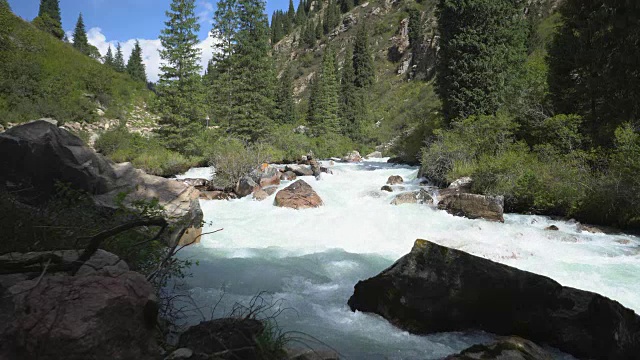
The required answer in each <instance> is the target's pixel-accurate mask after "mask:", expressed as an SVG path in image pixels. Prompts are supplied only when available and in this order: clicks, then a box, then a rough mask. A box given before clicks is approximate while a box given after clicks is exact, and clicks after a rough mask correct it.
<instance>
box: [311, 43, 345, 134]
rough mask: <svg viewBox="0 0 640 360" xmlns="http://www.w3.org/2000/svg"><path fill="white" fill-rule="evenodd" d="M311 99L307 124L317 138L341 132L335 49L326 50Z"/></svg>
mask: <svg viewBox="0 0 640 360" xmlns="http://www.w3.org/2000/svg"><path fill="white" fill-rule="evenodd" d="M311 90H312V91H311V95H310V99H309V115H308V118H307V122H308V123H309V126H310V127H311V132H312V133H313V134H314V135H315V136H327V135H329V134H335V133H338V132H339V131H340V118H339V117H338V112H339V100H338V96H339V94H338V92H339V86H338V79H337V76H336V61H335V54H334V52H333V49H331V48H329V47H327V48H325V51H324V54H323V56H322V68H321V70H320V73H319V74H318V75H317V76H316V78H315V80H314V84H313V86H312V88H311Z"/></svg>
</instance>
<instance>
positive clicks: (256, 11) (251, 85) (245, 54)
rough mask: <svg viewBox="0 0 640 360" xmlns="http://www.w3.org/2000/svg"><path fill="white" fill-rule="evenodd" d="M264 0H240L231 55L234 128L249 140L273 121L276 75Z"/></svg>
mask: <svg viewBox="0 0 640 360" xmlns="http://www.w3.org/2000/svg"><path fill="white" fill-rule="evenodd" d="M264 9H265V2H264V1H263V0H238V31H237V34H236V44H235V47H234V51H233V54H232V56H231V58H230V61H231V64H232V68H233V69H232V74H233V75H232V76H233V77H234V78H235V79H237V80H236V81H235V86H234V93H233V96H234V97H235V99H236V100H235V101H234V103H233V104H232V106H233V107H232V109H231V110H232V111H231V119H230V120H231V123H230V131H231V132H232V133H234V134H236V135H237V136H239V137H242V138H244V139H246V140H248V141H257V140H259V139H261V138H264V137H265V136H266V135H267V132H268V130H269V129H270V128H271V125H272V122H273V113H274V107H275V97H274V95H275V94H274V91H275V89H274V84H275V83H276V76H275V73H274V66H273V61H272V59H271V56H270V49H271V47H270V45H269V25H268V22H267V17H266V15H265V14H264Z"/></svg>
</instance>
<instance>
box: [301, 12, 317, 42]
mask: <svg viewBox="0 0 640 360" xmlns="http://www.w3.org/2000/svg"><path fill="white" fill-rule="evenodd" d="M302 41H303V42H304V44H305V45H306V46H307V47H308V48H312V47H314V46H316V27H315V25H314V24H313V20H311V19H309V20H307V24H306V25H305V27H304V33H303V34H302Z"/></svg>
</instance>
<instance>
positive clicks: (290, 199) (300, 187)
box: [274, 180, 322, 209]
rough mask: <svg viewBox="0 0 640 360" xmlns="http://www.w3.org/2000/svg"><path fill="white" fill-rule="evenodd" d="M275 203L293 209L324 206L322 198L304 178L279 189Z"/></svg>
mask: <svg viewBox="0 0 640 360" xmlns="http://www.w3.org/2000/svg"><path fill="white" fill-rule="evenodd" d="M274 205H276V206H280V207H288V208H292V209H307V208H316V207H319V206H322V199H320V196H318V194H317V193H316V192H315V191H314V190H313V188H312V187H311V186H310V185H309V184H307V183H306V182H305V181H304V180H298V181H296V182H294V183H293V184H291V185H289V186H287V187H286V188H284V189H282V190H280V191H278V193H277V194H276V199H275V202H274Z"/></svg>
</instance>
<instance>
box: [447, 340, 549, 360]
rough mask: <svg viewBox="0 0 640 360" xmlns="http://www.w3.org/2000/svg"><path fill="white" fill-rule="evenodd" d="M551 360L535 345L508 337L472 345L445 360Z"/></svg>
mask: <svg viewBox="0 0 640 360" xmlns="http://www.w3.org/2000/svg"><path fill="white" fill-rule="evenodd" d="M474 359H478V360H480V359H482V360H552V359H553V357H552V356H551V354H549V352H548V351H546V350H545V349H543V348H541V347H540V346H538V345H536V344H535V343H533V342H531V341H529V340H526V339H522V338H519V337H517V336H509V337H504V338H501V339H499V340H498V341H496V342H494V343H491V344H482V345H474V346H472V347H470V348H468V349H466V350H464V351H462V352H461V353H460V354H457V355H451V356H449V357H447V358H446V359H445V360H474Z"/></svg>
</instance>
